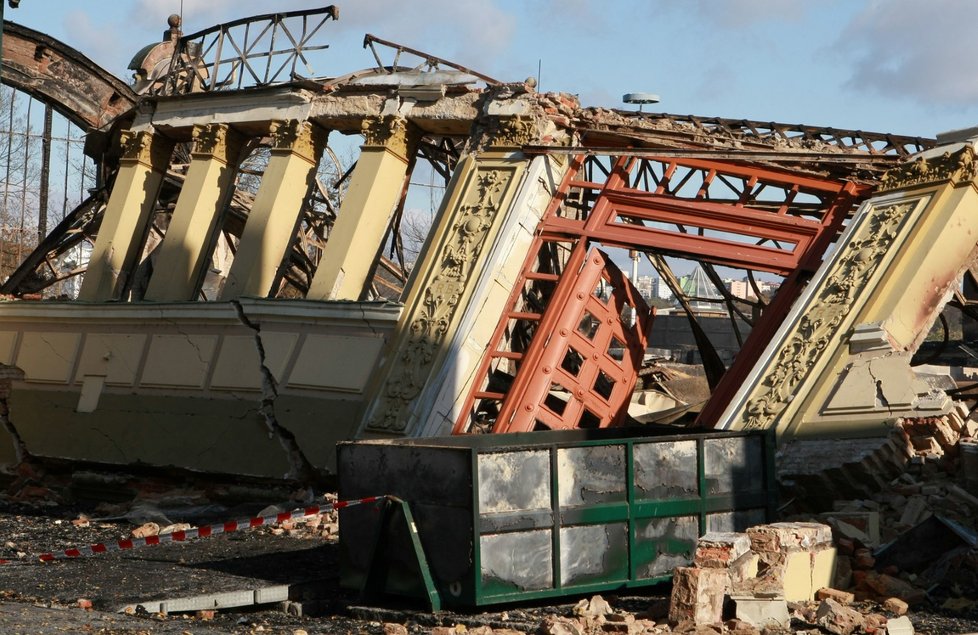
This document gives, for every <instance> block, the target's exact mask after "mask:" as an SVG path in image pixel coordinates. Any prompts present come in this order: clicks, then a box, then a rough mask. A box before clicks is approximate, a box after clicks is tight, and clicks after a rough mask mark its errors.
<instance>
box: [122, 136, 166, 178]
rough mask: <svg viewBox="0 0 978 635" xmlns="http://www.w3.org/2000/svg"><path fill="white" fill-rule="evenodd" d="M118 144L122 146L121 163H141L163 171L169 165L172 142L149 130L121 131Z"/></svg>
mask: <svg viewBox="0 0 978 635" xmlns="http://www.w3.org/2000/svg"><path fill="white" fill-rule="evenodd" d="M119 142H120V144H121V145H122V160H123V161H127V162H130V163H142V164H143V165H145V166H147V167H149V168H152V169H155V170H165V169H166V167H167V166H168V165H169V164H170V155H171V154H172V153H173V142H172V141H170V140H169V139H165V138H163V137H160V136H158V135H156V134H154V133H153V132H150V131H149V130H140V131H139V132H134V131H132V130H123V131H122V132H121V133H120V135H119Z"/></svg>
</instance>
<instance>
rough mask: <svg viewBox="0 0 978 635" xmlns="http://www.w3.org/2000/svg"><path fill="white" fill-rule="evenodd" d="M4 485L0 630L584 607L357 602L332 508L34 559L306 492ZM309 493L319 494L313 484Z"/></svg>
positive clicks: (137, 483) (80, 480)
mask: <svg viewBox="0 0 978 635" xmlns="http://www.w3.org/2000/svg"><path fill="white" fill-rule="evenodd" d="M11 480H13V482H10V481H11ZM0 485H5V486H6V491H7V494H6V495H2V496H0V559H8V560H11V561H13V563H12V564H6V565H0V633H24V634H44V633H59V634H60V633H104V634H123V633H125V634H136V633H161V634H170V633H179V634H183V633H192V634H202V635H209V634H213V633H249V634H250V633H275V634H278V633H284V634H290V635H301V634H303V633H305V634H307V635H311V634H314V633H330V634H339V633H376V634H381V633H383V634H385V635H406V633H430V632H432V631H433V629H436V628H438V627H443V628H442V629H440V630H441V634H442V635H449V634H450V633H452V634H461V633H463V632H466V631H467V632H470V633H472V635H475V633H481V635H490V634H491V633H493V632H495V633H496V635H504V634H506V633H509V634H513V633H514V632H526V633H536V632H540V633H546V634H548V635H563V634H564V633H567V635H575V634H574V633H573V632H572V631H565V630H561V627H560V624H557V625H555V623H554V620H555V619H556V618H572V617H574V615H575V606H577V608H578V615H579V610H580V607H579V605H578V602H579V601H580V600H581V599H582V598H577V597H574V598H567V599H566V600H561V601H558V602H554V603H546V604H536V605H520V606H506V607H499V608H498V609H495V610H492V611H487V612H473V613H455V612H451V611H442V612H440V613H438V614H431V613H429V612H427V611H426V610H424V608H423V607H422V606H421V605H419V604H418V605H410V604H409V605H405V604H403V603H401V604H396V603H394V602H391V601H387V600H380V601H377V600H371V601H369V602H367V601H362V600H361V599H360V598H359V597H358V596H357V594H355V593H353V592H351V591H348V590H344V589H342V588H340V585H339V571H338V555H339V546H338V542H337V535H336V525H335V521H336V518H335V516H333V515H330V514H324V515H322V516H316V517H313V518H311V519H305V520H301V521H295V522H293V523H291V524H286V526H276V527H261V528H258V529H253V530H244V531H239V532H235V533H228V534H223V535H218V536H214V537H211V538H207V539H200V540H194V541H189V542H183V543H172V544H164V545H160V546H154V547H147V548H142V549H136V550H128V551H119V552H113V553H107V554H103V555H98V556H94V557H88V558H79V559H71V560H59V561H55V562H51V563H44V564H39V563H38V562H37V559H36V557H32V556H36V555H37V554H40V553H45V552H56V551H60V550H63V549H68V548H71V547H77V546H85V545H88V544H92V543H100V542H106V543H114V542H115V541H118V540H120V539H126V538H129V537H131V535H132V532H133V530H134V529H135V528H137V527H138V526H140V525H142V524H143V523H146V522H155V523H157V525H158V526H160V527H163V526H165V525H166V524H168V523H188V524H190V525H193V526H202V525H206V524H210V523H215V522H223V521H225V520H228V519H233V518H242V517H248V516H253V515H256V514H258V513H260V512H263V511H267V510H268V509H269V505H274V506H275V507H276V508H278V509H281V510H286V509H291V508H293V507H296V506H301V505H302V504H308V503H309V500H299V499H308V498H309V497H310V496H311V492H308V491H301V490H299V491H290V490H289V489H288V488H287V487H280V488H274V487H264V486H262V485H260V484H258V485H244V486H229V485H227V484H217V485H213V484H211V485H207V484H201V483H191V484H188V483H186V482H174V481H173V480H172V479H170V478H166V477H151V478H146V477H145V476H143V475H122V476H120V475H106V474H99V473H97V472H87V473H85V472H81V473H80V472H73V473H71V472H64V473H60V474H57V473H54V474H52V473H43V472H30V473H28V474H26V475H25V474H21V475H20V476H18V477H16V478H13V479H9V478H8V481H7V482H6V483H3V482H0ZM12 492H13V493H12ZM315 500H316V502H317V503H321V502H323V499H322V497H320V496H317V497H315ZM283 588H285V589H286V591H285V592H286V593H287V596H288V598H289V599H288V600H286V601H281V602H279V601H276V602H272V603H267V604H261V605H257V606H256V605H251V606H239V607H235V608H223V609H220V610H213V611H211V610H191V611H188V612H175V611H171V612H169V613H166V614H164V613H158V612H153V611H144V610H141V609H140V610H133V606H134V605H137V604H147V605H150V606H152V605H153V603H158V602H160V601H165V600H174V599H186V598H197V599H199V600H201V601H203V599H202V598H205V597H206V598H210V597H215V596H216V595H217V594H222V593H223V594H227V593H232V592H235V593H237V594H241V593H244V594H246V595H247V594H253V593H254V592H256V591H257V592H259V593H262V592H267V591H270V590H275V589H277V590H278V591H279V592H281V591H282V589H283ZM669 592H670V589H669V588H668V586H659V587H654V588H651V589H647V590H644V591H641V592H635V591H629V592H628V593H629V595H627V596H616V595H614V594H604V596H605V599H607V600H608V603H609V604H610V606H611V608H612V609H614V611H615V613H617V614H619V615H624V616H626V617H627V616H635V617H637V618H639V619H640V620H643V621H642V622H641V625H642V628H641V629H640V630H639V631H636V632H643V633H648V634H649V635H651V634H652V633H668V632H677V631H675V630H672V631H670V629H669V627H668V625H667V624H666V623H665V612H666V610H667V608H668V594H669ZM249 597H253V595H251V596H249ZM127 607H128V611H127ZM865 609H866V610H867V611H872V610H878V607H872V606H868V607H865ZM972 613H974V614H965V615H956V616H955V615H951V614H942V613H940V612H939V611H938V612H935V611H927V610H923V611H915V612H913V613H911V619H912V621H913V622H914V625H915V627H916V628H917V632H918V633H933V634H938V633H972V632H973V633H978V611H973V612H972ZM629 619H631V618H630V617H629ZM396 625H400V626H396ZM617 626H618V624H611V623H609V624H604V625H603V626H600V627H599V628H597V629H596V630H595V632H616V631H615V630H614V628H613V627H617ZM792 626H793V630H792V631H790V632H797V633H801V632H807V633H819V632H823V631H819V629H817V628H816V627H814V626H812V625H809V624H804V623H802V622H799V621H798V620H795V622H794V623H793V625H792ZM445 627H447V628H445ZM490 629H492V630H490ZM631 630H632V631H635V630H636V629H635V627H632V628H631ZM622 632H625V631H622ZM629 632H630V631H629ZM698 632H704V633H705V632H711V633H714V632H716V633H718V632H720V631H719V630H709V629H707V630H706V631H703V630H701V631H698ZM737 632H738V633H739V632H741V631H737ZM746 632H750V631H746ZM753 632H757V631H756V630H755V631H753ZM785 632H789V631H785ZM577 635H584V633H579V634H577Z"/></svg>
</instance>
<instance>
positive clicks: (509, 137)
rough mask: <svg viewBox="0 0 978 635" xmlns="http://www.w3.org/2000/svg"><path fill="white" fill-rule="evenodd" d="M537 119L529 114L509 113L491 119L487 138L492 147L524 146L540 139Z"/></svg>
mask: <svg viewBox="0 0 978 635" xmlns="http://www.w3.org/2000/svg"><path fill="white" fill-rule="evenodd" d="M537 137H538V134H537V126H536V122H535V119H534V118H533V117H531V116H528V115H507V116H500V117H495V118H493V119H491V120H490V121H489V125H488V127H487V129H486V140H487V142H488V145H489V147H490V148H522V147H523V146H525V145H530V144H532V143H536V142H537V141H538V138H537Z"/></svg>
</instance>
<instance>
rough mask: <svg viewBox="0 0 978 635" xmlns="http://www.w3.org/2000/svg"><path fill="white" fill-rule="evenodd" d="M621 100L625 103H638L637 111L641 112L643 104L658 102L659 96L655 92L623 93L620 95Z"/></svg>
mask: <svg viewBox="0 0 978 635" xmlns="http://www.w3.org/2000/svg"><path fill="white" fill-rule="evenodd" d="M621 100H622V101H623V102H625V103H626V104H638V111H639V112H642V106H643V105H644V104H657V103H659V96H658V95H656V94H655V93H625V94H624V95H622V96H621Z"/></svg>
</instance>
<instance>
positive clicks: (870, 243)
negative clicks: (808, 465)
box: [742, 202, 915, 429]
mask: <svg viewBox="0 0 978 635" xmlns="http://www.w3.org/2000/svg"><path fill="white" fill-rule="evenodd" d="M914 205H915V203H913V202H906V203H898V204H894V205H888V206H885V207H878V208H875V209H874V210H873V211H872V212H871V216H870V217H869V218H868V219H867V221H866V223H865V224H864V225H863V227H862V228H861V229H860V231H859V233H858V235H857V237H855V238H854V239H853V240H852V241H850V242H849V244H848V245H846V246H845V251H844V253H843V254H842V255H841V256H840V258H839V260H838V261H837V262H836V264H835V267H834V269H833V271H832V272H831V273H830V274H829V276H828V277H827V278H826V280H825V283H824V284H823V288H822V291H821V293H820V294H819V295H818V297H817V298H815V299H814V300H813V301H812V302H811V303H810V305H809V308H808V310H807V311H806V312H805V314H804V315H803V316H802V317H801V319H800V320H799V321H798V325H797V327H796V328H795V330H794V332H793V333H792V334H791V335H790V336H789V338H788V339H787V341H786V342H785V343H784V344H783V345H782V346H781V349H780V352H779V353H778V356H777V359H776V361H775V362H774V364H773V366H769V370H768V372H767V373H766V375H765V377H764V380H763V381H761V382H760V385H759V386H758V387H757V389H755V391H754V396H753V397H752V398H751V399H750V400H749V401H748V402H747V405H746V407H745V408H744V413H743V419H742V421H743V427H744V429H762V428H768V427H770V426H771V424H772V423H773V422H774V420H775V419H776V418H777V417H778V415H780V414H781V413H782V412H783V411H784V409H785V408H786V407H787V405H788V403H789V402H790V401H791V399H792V398H793V396H794V394H795V390H796V389H797V387H798V385H799V384H800V383H801V382H802V380H804V379H805V377H806V376H807V374H808V372H809V370H810V369H811V368H812V367H813V366H814V365H815V364H816V362H817V361H818V360H819V358H820V357H821V356H822V354H823V352H824V351H825V350H826V349H827V348H828V346H829V344H830V343H831V341H832V340H833V338H835V336H836V334H837V331H838V329H839V327H840V325H841V324H842V322H843V320H844V319H845V318H846V316H847V315H849V313H850V312H851V311H852V309H853V308H854V307H853V303H854V302H855V299H856V297H857V296H858V295H859V294H860V293H861V292H862V291H863V289H864V288H865V287H866V284H867V282H868V281H869V279H870V278H871V277H872V275H873V273H874V272H875V271H876V269H877V267H878V266H879V263H880V260H881V258H882V256H883V254H884V253H885V252H886V251H887V249H889V247H890V245H891V244H892V242H893V240H894V238H895V237H896V235H897V228H898V227H899V225H900V222H901V220H902V219H903V218H904V217H905V216H906V215H907V213H909V212H910V211H911V210H912V209H913V207H914Z"/></svg>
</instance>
